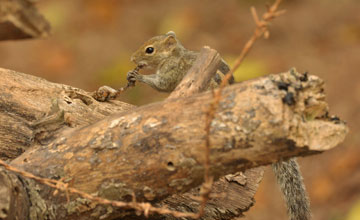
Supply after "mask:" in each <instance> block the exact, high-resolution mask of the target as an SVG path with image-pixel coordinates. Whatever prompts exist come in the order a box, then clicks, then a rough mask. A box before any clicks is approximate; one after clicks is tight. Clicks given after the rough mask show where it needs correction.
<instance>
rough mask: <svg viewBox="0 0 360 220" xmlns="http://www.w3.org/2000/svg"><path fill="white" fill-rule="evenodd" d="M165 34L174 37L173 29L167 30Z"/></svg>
mask: <svg viewBox="0 0 360 220" xmlns="http://www.w3.org/2000/svg"><path fill="white" fill-rule="evenodd" d="M166 35H168V36H169V35H171V36H173V37H176V34H175V32H174V31H169V32H167V33H166Z"/></svg>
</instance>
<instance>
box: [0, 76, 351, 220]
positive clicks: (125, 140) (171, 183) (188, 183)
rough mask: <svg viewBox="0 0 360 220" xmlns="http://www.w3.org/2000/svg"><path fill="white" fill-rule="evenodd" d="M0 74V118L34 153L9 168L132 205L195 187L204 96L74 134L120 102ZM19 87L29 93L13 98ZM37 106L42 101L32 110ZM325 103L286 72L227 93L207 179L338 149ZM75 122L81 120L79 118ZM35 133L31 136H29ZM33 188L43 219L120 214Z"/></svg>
mask: <svg viewBox="0 0 360 220" xmlns="http://www.w3.org/2000/svg"><path fill="white" fill-rule="evenodd" d="M1 73H2V75H3V77H2V78H3V79H5V81H6V79H7V78H8V79H9V78H11V79H12V80H10V81H7V83H4V87H1V88H2V89H3V90H4V91H3V92H2V93H1V94H2V97H3V98H2V99H1V100H0V102H1V103H2V108H3V110H2V111H1V113H2V117H4V114H5V116H6V117H8V118H11V117H14V118H15V119H17V120H18V121H20V123H18V126H23V129H25V128H27V129H29V130H30V131H29V132H28V133H26V132H24V133H25V134H29V136H27V138H24V140H34V139H35V140H38V143H40V144H38V146H35V147H33V148H31V149H29V150H27V151H26V152H25V153H24V154H22V155H21V156H19V157H18V158H16V159H15V160H13V161H12V162H11V165H14V166H17V167H20V168H22V169H24V170H27V171H30V172H32V173H34V174H36V175H39V176H43V177H47V178H55V179H59V178H62V179H63V180H65V181H66V182H68V183H69V184H70V186H72V187H74V188H77V189H80V190H83V191H85V192H88V193H93V194H96V195H99V196H103V197H105V198H109V199H118V200H129V199H131V195H132V193H135V195H136V197H137V199H138V200H139V201H152V202H156V201H160V200H162V199H164V198H166V197H168V196H170V195H173V194H175V193H182V192H186V191H189V190H191V189H192V188H195V187H196V186H198V185H200V184H201V182H202V180H203V166H202V164H203V160H204V155H203V150H204V138H205V131H204V123H203V122H204V121H205V117H206V112H207V109H208V106H209V104H210V103H211V100H212V94H211V92H206V93H202V94H199V95H195V96H191V97H188V98H186V99H184V98H182V99H172V100H167V101H165V102H160V103H154V104H151V105H148V106H143V107H139V108H136V109H134V108H131V107H129V105H127V104H124V103H123V104H120V105H119V106H121V107H119V106H118V110H119V111H121V110H122V109H124V108H125V109H126V108H128V109H131V110H128V111H125V112H122V113H118V114H115V115H112V116H109V117H106V118H104V119H102V120H100V121H98V122H96V123H95V124H92V125H90V126H86V127H81V128H79V129H73V128H64V125H68V126H69V125H70V126H72V127H75V126H76V125H85V124H87V123H89V122H90V121H91V122H93V121H97V120H99V118H102V117H104V115H107V114H109V112H111V111H107V110H109V109H108V108H110V106H111V103H114V102H115V103H120V102H118V101H112V102H111V103H98V102H96V101H95V100H93V99H92V98H91V97H89V96H87V93H86V92H83V91H81V90H76V89H70V88H69V87H66V86H61V85H58V84H53V83H49V82H47V81H45V80H40V79H38V78H35V77H31V76H27V75H23V74H17V73H12V74H10V72H9V71H5V70H2V71H1ZM23 79H25V80H23ZM27 80H28V81H27ZM26 81H27V82H26ZM29 82H31V83H29ZM33 83H35V84H33ZM40 85H41V86H40ZM26 87H28V89H25V91H26V93H22V96H21V95H20V94H17V95H16V93H21V91H23V90H22V89H24V88H26ZM29 87H30V88H31V89H29ZM18 88H21V89H18ZM285 88H286V89H285ZM25 91H23V92H25ZM49 92H50V94H51V95H50V94H49ZM14 93H15V94H14ZM34 96H37V97H38V99H39V100H38V99H35V100H34ZM42 96H43V97H42ZM31 97H32V98H31ZM16 98H17V100H19V101H18V102H17V104H15V103H16V102H15V101H14V100H15V99H16ZM323 99H324V94H323V82H322V80H321V79H319V78H318V77H316V76H309V77H305V76H304V75H302V74H299V73H296V72H295V71H293V70H292V71H290V72H288V73H283V74H279V75H270V76H267V77H263V78H260V79H256V80H252V81H247V82H244V83H241V84H237V85H233V86H230V87H228V88H226V89H225V90H224V91H223V98H222V101H221V102H220V107H219V109H218V112H217V114H216V117H215V119H214V121H213V123H212V131H211V137H210V138H211V144H212V146H211V175H213V176H214V177H215V178H219V177H220V176H224V175H225V174H229V173H234V172H237V171H244V170H246V169H248V168H250V167H256V166H260V165H265V164H269V163H272V162H274V161H276V160H279V159H281V158H288V157H293V156H299V155H303V156H305V155H310V154H314V153H318V152H319V151H323V150H327V149H330V148H333V147H334V146H336V145H337V144H338V143H340V142H341V141H342V140H343V138H344V136H345V134H346V132H347V128H346V126H345V125H344V124H343V123H342V122H340V121H339V120H337V119H336V118H329V117H328V116H327V112H328V109H327V104H326V103H325V102H324V100H323ZM52 100H57V102H53V101H52ZM19 103H22V105H23V106H26V107H25V108H22V107H20V106H21V105H19ZM51 103H53V104H51ZM54 103H55V104H54ZM51 105H52V106H54V107H53V110H52V111H50V114H49V115H48V116H46V117H45V118H47V119H50V121H51V122H52V123H44V121H43V122H42V121H41V118H42V117H43V113H44V109H49V106H51ZM75 106H77V107H75ZM99 106H102V107H99ZM33 110H34V111H33ZM25 112H26V113H25ZM59 112H60V113H61V112H63V114H59ZM82 113H84V114H85V115H86V116H85V117H84V116H82V117H79V118H77V117H76V116H79V115H81V114H82ZM54 115H55V116H56V117H52V118H51V117H50V116H54ZM23 116H25V117H23ZM20 118H21V119H22V120H20ZM54 118H55V119H56V120H55V119H54ZM59 118H60V119H61V118H63V120H59ZM39 120H40V121H39ZM3 121H4V122H5V121H6V119H5V118H4V120H3ZM14 121H16V120H14ZM34 121H35V122H34ZM29 123H31V126H30V125H29ZM48 124H52V129H55V130H57V131H58V133H56V135H53V136H51V135H50V136H49V135H46V134H44V132H43V131H44V128H46V127H48ZM54 124H55V125H56V126H53V125H54ZM34 127H35V128H36V129H34V130H36V132H32V130H31V129H32V128H34ZM2 129H4V128H2ZM6 129H7V133H8V134H11V131H13V130H17V131H18V133H20V132H19V129H20V127H17V126H9V125H8V127H5V130H6ZM34 133H35V134H36V135H34ZM48 133H49V132H48ZM50 133H51V132H50ZM39 134H41V135H39ZM15 135H16V133H15ZM29 137H32V138H29ZM15 143H16V141H15ZM28 143H29V145H31V143H30V142H28ZM21 145H22V144H19V146H21ZM29 182H30V181H29ZM32 184H33V185H32V186H28V188H32V189H37V190H33V191H32V192H30V193H29V194H30V195H33V196H32V197H31V196H30V197H31V198H30V199H33V198H35V197H36V200H37V201H38V204H42V206H45V207H46V208H45V210H46V211H44V210H41V211H43V213H46V214H43V216H47V218H50V219H56V218H58V219H59V218H61V219H65V218H66V219H73V218H77V219H79V218H81V219H88V218H93V219H97V218H99V217H100V216H104V215H105V214H106V216H105V217H106V218H113V217H118V216H124V215H126V214H127V213H126V212H125V211H123V210H119V209H116V208H109V207H106V206H101V205H94V204H93V203H91V202H90V201H86V200H84V199H80V198H77V199H76V198H75V197H72V200H71V202H70V203H67V202H66V199H65V198H64V196H59V195H58V196H53V195H52V193H53V189H49V188H48V187H46V186H43V185H40V184H37V183H32ZM34 195H36V196H34ZM39 201H41V202H39ZM32 210H34V209H32ZM78 215H80V216H78ZM105 217H104V218H105Z"/></svg>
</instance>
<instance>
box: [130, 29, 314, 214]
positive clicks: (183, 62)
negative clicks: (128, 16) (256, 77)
mask: <svg viewBox="0 0 360 220" xmlns="http://www.w3.org/2000/svg"><path fill="white" fill-rule="evenodd" d="M198 54H199V53H198V52H194V51H191V50H188V49H186V48H184V47H183V46H182V44H181V43H180V41H179V40H178V39H177V37H176V35H175V33H174V32H173V31H170V32H168V33H166V34H164V35H160V36H155V37H153V38H151V39H149V40H148V41H146V42H145V43H144V44H143V45H142V46H141V47H140V48H139V49H138V50H137V51H136V52H135V53H134V54H133V55H132V56H131V61H132V62H134V63H135V64H136V65H137V66H141V67H146V68H152V69H154V70H155V74H151V75H141V74H139V73H138V71H130V72H128V74H127V80H128V81H129V82H132V83H135V81H140V82H143V83H145V84H148V85H150V86H151V87H153V88H154V89H156V90H158V91H161V92H171V91H173V90H174V89H175V87H176V86H177V85H178V84H179V83H180V81H181V80H182V78H183V77H184V76H185V74H186V73H187V72H188V70H189V69H190V68H191V66H192V65H193V64H194V62H195V60H196V58H197V56H198ZM229 70H230V69H229V66H228V65H227V64H226V62H225V61H224V60H222V61H221V65H220V67H219V69H218V71H217V72H216V74H215V76H214V77H213V78H212V79H211V81H210V84H209V86H208V89H213V88H216V87H218V86H219V85H220V83H221V80H222V78H223V77H224V75H225V74H226V73H227V72H228V71H229ZM232 83H234V78H233V77H232V78H230V80H229V84H232ZM272 167H273V171H274V173H275V176H276V179H277V182H278V184H279V186H280V189H281V191H282V193H283V195H284V197H285V200H286V204H287V211H288V215H289V218H290V219H291V220H309V219H310V218H311V213H310V202H309V199H308V197H307V193H306V190H305V186H304V183H303V178H302V176H301V173H300V169H299V165H298V163H297V162H296V159H295V158H292V159H289V160H286V161H279V162H276V163H274V164H273V165H272Z"/></svg>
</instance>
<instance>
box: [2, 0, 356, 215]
mask: <svg viewBox="0 0 360 220" xmlns="http://www.w3.org/2000/svg"><path fill="white" fill-rule="evenodd" d="M265 3H266V1H262V0H257V1H250V0H247V1H246V0H242V1H241V0H227V1H214V0H199V1H192V0H173V1H167V0H151V1H148V0H138V1H130V0H107V1H103V0H62V1H55V0H49V1H39V2H38V7H39V9H40V12H41V13H42V14H44V15H45V17H46V18H47V19H48V20H49V21H50V23H51V25H52V36H51V37H49V38H46V39H40V40H25V41H8V42H0V66H1V67H3V68H8V69H13V70H16V71H20V72H25V73H28V74H33V75H37V76H41V77H43V78H46V79H48V80H50V81H54V82H59V83H65V84H70V85H72V86H76V87H80V88H83V89H86V90H95V89H96V88H98V87H99V86H102V85H109V86H112V87H114V88H117V87H121V86H124V85H125V83H126V79H125V78H126V72H127V71H128V70H131V69H132V68H133V67H134V65H133V64H131V63H130V61H129V57H130V56H131V54H132V52H133V51H135V50H136V49H137V47H138V46H140V45H141V43H142V42H144V41H145V40H147V39H148V38H150V37H152V36H154V35H158V34H162V33H165V32H167V31H169V30H173V31H175V32H176V33H177V36H178V38H179V39H180V40H181V41H182V43H183V44H184V45H185V47H187V48H189V49H193V50H198V49H200V48H201V47H202V46H204V45H209V46H211V47H212V48H215V49H217V50H218V51H219V52H220V53H221V54H222V56H223V57H224V58H225V59H226V60H227V61H228V62H229V63H230V64H231V63H232V61H234V59H235V58H236V56H237V55H238V53H239V52H240V51H241V48H242V47H243V45H244V43H245V42H246V40H247V39H248V38H249V36H250V34H251V33H252V31H253V28H254V22H253V20H252V17H251V14H250V10H249V7H250V6H251V5H255V6H256V7H257V9H258V10H259V13H260V12H262V11H264V9H265V7H264V5H265ZM282 8H284V9H286V10H287V13H286V14H285V15H283V16H281V17H280V18H278V19H277V20H276V21H275V22H274V24H272V25H271V27H270V31H271V34H270V39H269V40H266V41H264V40H261V41H259V42H257V44H256V45H255V48H254V49H253V50H252V51H251V53H250V55H249V56H248V57H247V59H246V61H245V62H244V63H243V65H242V66H241V68H240V70H239V71H237V72H236V79H237V81H241V80H245V79H249V78H252V77H257V76H261V75H264V74H268V73H278V72H282V71H286V70H288V69H289V68H291V67H296V68H297V69H298V70H299V71H310V74H316V75H319V76H321V77H322V78H323V79H325V82H326V85H327V89H326V91H327V94H328V97H327V99H328V101H329V103H330V107H331V113H336V114H337V115H339V116H340V117H341V118H342V119H344V120H346V121H347V122H348V124H349V126H350V134H349V135H348V138H347V139H346V141H345V142H344V143H343V144H342V146H339V147H338V148H336V149H335V150H332V151H330V152H326V153H324V154H322V155H316V156H313V157H309V158H304V159H300V163H301V165H302V171H303V173H304V178H305V183H306V186H307V189H308V191H309V194H310V198H311V202H312V209H313V214H314V219H334V220H340V219H344V220H352V219H360V217H359V215H360V205H359V204H360V157H359V155H360V148H359V144H360V135H357V133H360V110H359V109H360V84H359V82H360V74H358V70H359V57H360V14H359V11H360V1H358V0H346V1H345V0H344V1H328V0H318V1H310V0H302V1H300V0H288V1H284V3H283V4H282ZM166 95H167V94H162V93H158V92H156V91H154V90H153V89H151V88H149V87H148V86H146V85H141V84H138V85H137V86H136V87H135V88H133V89H131V90H129V91H128V92H126V93H125V94H123V95H122V96H121V97H120V99H121V100H123V101H126V102H130V103H133V104H138V105H142V104H146V103H151V102H154V101H158V100H161V99H163V98H164V97H166ZM256 200H257V202H256V204H255V206H254V207H253V208H252V209H251V210H250V211H249V213H248V216H247V217H246V218H245V219H249V220H250V219H251V220H258V219H259V220H260V219H286V213H285V204H284V202H283V200H282V198H281V194H280V192H279V190H277V186H276V184H275V180H274V177H273V174H272V172H271V171H269V172H267V173H266V175H265V178H264V180H263V183H262V184H261V186H260V189H259V191H258V193H257V195H256Z"/></svg>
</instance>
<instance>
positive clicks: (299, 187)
mask: <svg viewBox="0 0 360 220" xmlns="http://www.w3.org/2000/svg"><path fill="white" fill-rule="evenodd" d="M272 167H273V170H274V173H275V176H276V179H277V182H278V184H279V186H280V188H281V191H282V193H283V195H284V197H285V200H286V205H287V210H288V215H289V217H290V219H291V220H310V219H311V211H310V202H309V199H308V196H307V193H306V190H305V185H304V183H303V178H302V176H301V173H300V168H299V165H298V163H297V162H296V160H295V158H292V159H289V160H287V161H279V162H276V163H274V164H273V165H272Z"/></svg>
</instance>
